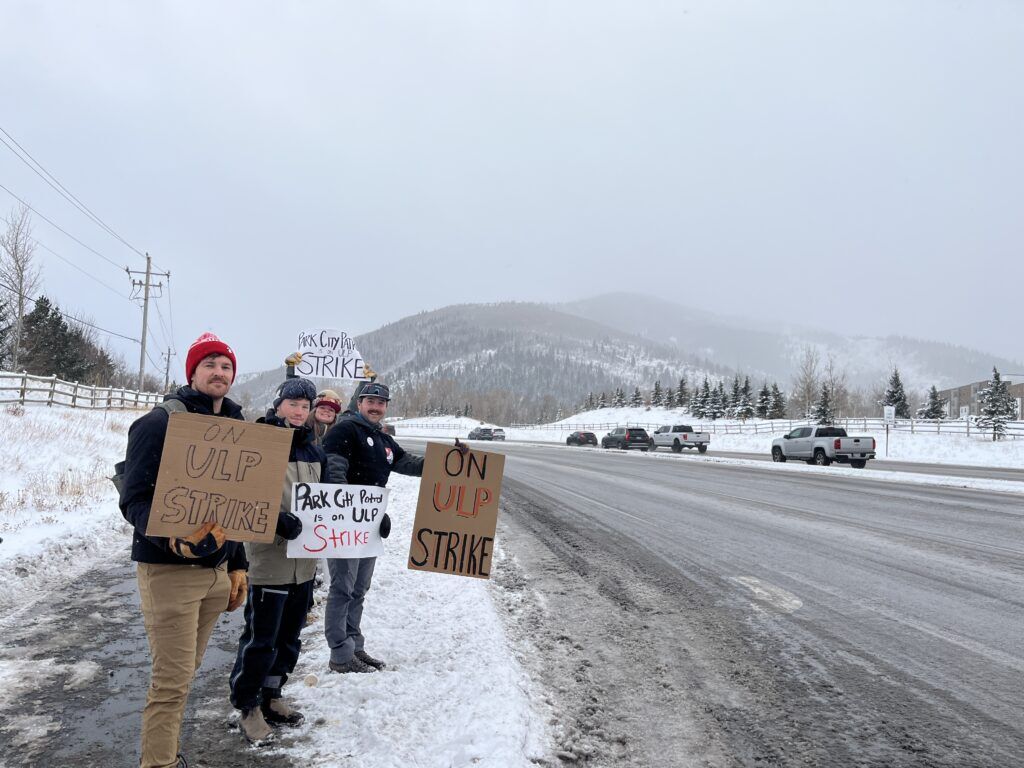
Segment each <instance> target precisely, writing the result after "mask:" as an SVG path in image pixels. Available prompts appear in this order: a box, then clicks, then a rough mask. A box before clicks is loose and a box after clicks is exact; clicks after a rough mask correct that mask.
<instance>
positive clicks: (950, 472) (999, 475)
mask: <svg viewBox="0 0 1024 768" xmlns="http://www.w3.org/2000/svg"><path fill="white" fill-rule="evenodd" d="M428 439H430V438H426V437H403V436H402V435H401V434H400V435H399V436H398V440H399V442H401V443H403V444H404V443H406V442H408V443H410V444H422V443H425V442H426V441H427V440H428ZM711 440H712V443H711V449H710V450H709V451H708V453H707V455H708V456H712V457H720V458H726V459H744V460H747V461H763V462H765V463H768V464H770V463H771V462H772V457H771V454H770V453H769V452H768V451H764V452H761V453H747V452H743V451H716V450H715V449H714V435H712V437H711ZM438 441H440V442H446V441H447V439H446V438H438ZM466 442H468V443H470V444H471V445H473V446H475V447H477V448H480V449H481V450H502V451H505V450H515V447H516V446H550V447H562V443H551V442H546V441H545V442H542V441H540V440H510V441H506V442H497V443H495V442H490V441H487V440H467V441H466ZM765 444H766V445H767V444H768V443H767V438H766V443H765ZM495 446H497V448H495ZM502 446H504V447H502ZM573 448H574V449H575V450H592V449H591V448H578V447H576V446H573ZM879 451H881V448H879ZM656 453H658V454H668V453H671V449H668V448H659V449H658V450H657V451H656ZM697 455H698V454H697V452H696V451H694V450H689V451H683V452H682V453H681V454H679V455H678V458H680V459H683V460H685V459H687V458H688V457H695V456H697ZM879 455H881V454H879ZM867 466H868V469H881V470H885V471H887V472H913V473H915V474H921V475H945V476H947V477H973V478H988V479H991V480H1012V481H1015V482H1024V467H983V466H976V465H972V464H929V463H926V462H921V461H898V460H896V459H881V458H879V459H873V460H871V461H869V462H868V464H867Z"/></svg>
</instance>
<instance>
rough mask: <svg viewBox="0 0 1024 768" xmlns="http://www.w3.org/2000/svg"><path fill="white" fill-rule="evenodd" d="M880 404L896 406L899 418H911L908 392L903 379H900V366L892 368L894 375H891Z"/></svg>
mask: <svg viewBox="0 0 1024 768" xmlns="http://www.w3.org/2000/svg"><path fill="white" fill-rule="evenodd" d="M879 405H894V406H896V418H897V419H909V418H910V403H909V402H907V393H906V392H905V391H904V390H903V381H902V380H901V379H900V371H899V368H893V369H892V375H890V376H889V385H888V386H887V387H886V389H885V396H884V397H883V398H882V400H881V401H880V402H879Z"/></svg>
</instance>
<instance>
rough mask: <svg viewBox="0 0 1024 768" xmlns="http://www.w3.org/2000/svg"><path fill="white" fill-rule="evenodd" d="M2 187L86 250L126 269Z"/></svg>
mask: <svg viewBox="0 0 1024 768" xmlns="http://www.w3.org/2000/svg"><path fill="white" fill-rule="evenodd" d="M0 189H2V190H3V191H4V192H6V193H7V194H8V195H10V196H11V197H13V198H14V199H15V200H17V201H18V202H19V203H21V204H22V205H24V206H25V207H26V208H28V209H29V210H30V211H32V213H34V214H35V215H36V216H38V217H39V218H41V219H42V220H43V221H45V222H46V223H48V224H49V225H50V226H52V227H54V228H55V229H58V230H60V231H61V232H63V233H64V234H65V235H67V236H68V237H70V238H71V239H72V240H74V241H75V242H76V243H78V244H79V245H80V246H82V247H83V248H85V250H87V251H89V252H90V253H94V254H96V255H97V256H99V257H100V258H101V259H103V260H104V261H106V262H108V263H110V264H113V265H114V266H115V267H117V268H118V269H124V267H122V266H121V265H120V264H118V263H117V262H116V261H114V260H113V259H111V258H108V257H106V256H104V255H103V254H102V253H100V252H99V251H97V250H96V249H95V248H92V247H90V246H88V245H86V244H85V243H83V242H82V241H81V240H79V239H78V238H77V237H75V236H74V235H72V234H71V233H70V232H68V231H67V230H66V229H64V228H63V227H62V226H60V225H59V224H56V223H55V222H54V221H53V220H52V219H48V218H47V217H46V216H44V215H43V214H41V213H40V212H39V211H37V210H36V209H35V208H33V207H32V206H31V205H29V204H28V203H26V202H25V201H24V200H22V199H21V198H20V197H18V196H17V195H16V194H14V193H13V192H11V190H9V189H8V188H7V187H5V186H4V185H3V184H0Z"/></svg>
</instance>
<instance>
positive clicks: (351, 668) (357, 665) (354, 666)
mask: <svg viewBox="0 0 1024 768" xmlns="http://www.w3.org/2000/svg"><path fill="white" fill-rule="evenodd" d="M327 667H328V669H330V670H331V672H376V671H377V669H376V667H371V666H370V665H369V664H364V663H363V662H361V661H360V660H359V659H357V658H356V657H355V656H353V657H352V658H351V659H349V660H348V661H343V662H341V663H339V662H336V661H332V662H330V663H329V664H328V665H327Z"/></svg>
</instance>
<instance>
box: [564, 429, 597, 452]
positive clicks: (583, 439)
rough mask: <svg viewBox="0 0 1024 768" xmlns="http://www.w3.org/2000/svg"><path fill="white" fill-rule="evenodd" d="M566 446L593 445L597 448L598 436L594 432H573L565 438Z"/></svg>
mask: <svg viewBox="0 0 1024 768" xmlns="http://www.w3.org/2000/svg"><path fill="white" fill-rule="evenodd" d="M565 444H566V445H593V446H594V447H595V448H596V447H597V435H595V434H594V433H593V432H573V433H572V434H571V435H569V436H568V437H567V438H565Z"/></svg>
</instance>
